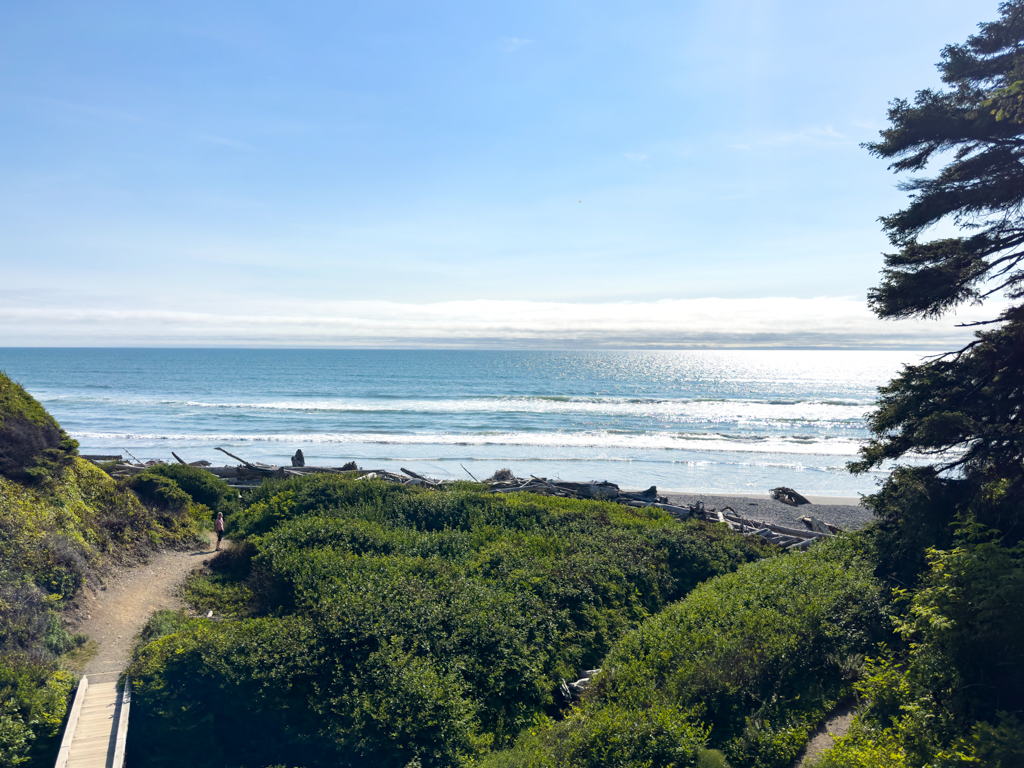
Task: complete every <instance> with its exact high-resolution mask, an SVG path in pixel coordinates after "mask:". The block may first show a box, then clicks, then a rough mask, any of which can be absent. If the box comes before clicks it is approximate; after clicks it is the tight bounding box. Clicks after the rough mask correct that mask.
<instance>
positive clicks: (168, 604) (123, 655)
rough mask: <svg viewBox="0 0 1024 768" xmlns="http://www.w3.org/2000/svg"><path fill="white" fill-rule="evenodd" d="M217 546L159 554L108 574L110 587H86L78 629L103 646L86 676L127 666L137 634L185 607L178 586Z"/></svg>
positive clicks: (75, 621)
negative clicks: (160, 614)
mask: <svg viewBox="0 0 1024 768" xmlns="http://www.w3.org/2000/svg"><path fill="white" fill-rule="evenodd" d="M210 538H211V542H212V538H213V537H212V535H211V537H210ZM226 543H227V542H226V541H225V544H226ZM213 546H214V545H213V543H210V544H209V545H208V546H206V547H204V548H203V549H200V550H197V551H194V552H174V551H169V550H165V551H163V552H156V553H154V554H153V555H152V556H151V557H150V559H149V563H148V564H146V565H140V566H136V567H134V568H121V569H118V570H117V571H116V572H115V573H113V574H111V575H110V576H108V577H107V579H106V583H105V585H104V587H101V588H100V589H98V590H93V589H91V588H90V587H86V588H85V590H84V591H83V593H82V594H81V595H80V596H79V598H78V599H77V600H76V603H77V605H78V610H77V611H75V616H73V617H69V618H71V619H72V621H71V622H70V624H71V628H72V631H74V632H84V633H85V634H87V635H89V637H90V639H92V640H95V641H96V643H97V644H98V646H99V651H98V653H97V654H96V656H95V657H94V658H93V659H92V660H90V661H89V663H88V664H87V665H86V667H85V674H87V675H100V674H105V673H114V672H120V671H121V670H123V669H124V668H125V667H126V666H127V665H128V658H129V654H130V652H131V648H132V644H133V641H134V639H135V635H137V634H138V633H139V631H140V630H141V629H142V627H143V626H145V624H146V620H147V619H149V617H150V616H151V615H152V614H153V612H154V611H159V610H163V609H170V610H177V609H179V608H182V607H184V604H183V603H182V601H181V598H179V597H178V596H177V595H176V593H177V591H178V587H180V586H181V582H182V581H183V580H184V578H185V577H186V576H187V575H188V574H189V572H191V571H192V570H193V569H195V568H200V567H202V565H203V561H204V560H208V559H209V558H211V557H213V555H214V552H213Z"/></svg>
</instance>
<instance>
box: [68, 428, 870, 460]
mask: <svg viewBox="0 0 1024 768" xmlns="http://www.w3.org/2000/svg"><path fill="white" fill-rule="evenodd" d="M72 437H74V438H75V439H76V440H80V441H103V442H104V443H117V442H125V441H130V442H179V443H236V444H237V443H291V444H298V443H324V444H349V445H422V446H429V445H437V446H455V445H466V446H500V445H507V446H533V447H537V448H597V449H622V450H670V451H680V450H682V451H729V452H736V453H786V454H802V455H828V456H853V455H856V453H857V451H858V450H859V448H860V446H861V444H860V442H859V441H856V440H851V439H849V438H842V437H835V438H804V437H790V436H767V437H763V438H755V437H749V436H745V437H737V438H732V437H727V436H724V435H714V434H708V435H701V434H678V433H675V434H666V433H655V434H651V433H647V434H625V433H621V432H609V431H603V430H595V431H588V432H500V433H484V434H480V433H473V434H451V433H413V434H377V433H320V434H302V433H296V434H275V435H258V434H205V435H204V434H137V433H130V432H75V433H72Z"/></svg>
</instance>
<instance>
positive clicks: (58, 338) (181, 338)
mask: <svg viewBox="0 0 1024 768" xmlns="http://www.w3.org/2000/svg"><path fill="white" fill-rule="evenodd" d="M961 314H962V315H963V316H968V315H970V311H969V310H964V312H962V313H961ZM955 323H956V320H955V318H946V319H943V320H941V321H925V320H912V321H907V320H903V321H895V322H894V321H883V320H879V319H878V318H876V317H875V316H874V315H872V314H871V313H870V312H869V311H868V310H867V308H866V306H865V303H864V301H863V300H859V299H853V298H828V297H819V298H811V299H800V298H762V299H715V298H710V299H665V300H660V301H650V302H636V301H627V302H594V303H567V302H540V301H536V302H531V301H520V300H475V301H447V302H436V303H430V304H410V303H398V302H391V301H340V302H318V303H313V304H310V303H301V304H300V303H297V302H285V301H281V302H277V303H275V304H273V305H271V306H266V305H263V306H260V307H255V306H250V307H239V308H237V309H236V311H234V312H232V313H226V312H224V311H223V310H218V309H215V308H213V309H210V310H209V311H174V310H158V309H66V308H65V309H58V308H48V309H36V308H29V307H22V308H13V309H12V308H0V338H6V339H17V341H16V343H15V344H10V343H8V346H129V347H147V346H156V347H159V346H203V347H206V346H213V347H251V346H272V347H383V348H408V347H417V348H426V347H437V348H459V347H464V348H496V347H500V348H523V349H545V348H549V349H564V348H575V349H602V348H606V349H623V348H630V349H692V348H719V349H722V348H730V347H768V348H771V347H805V348H840V349H842V348H851V349H869V348H886V349H901V348H902V349H931V348H939V349H948V348H951V347H953V346H955V345H958V344H963V343H964V342H966V341H967V340H968V339H969V338H970V331H969V330H968V329H965V328H958V327H956V324H955Z"/></svg>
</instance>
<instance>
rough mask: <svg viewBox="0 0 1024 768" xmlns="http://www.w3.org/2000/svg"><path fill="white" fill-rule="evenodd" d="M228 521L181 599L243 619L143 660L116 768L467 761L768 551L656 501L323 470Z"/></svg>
mask: <svg viewBox="0 0 1024 768" xmlns="http://www.w3.org/2000/svg"><path fill="white" fill-rule="evenodd" d="M232 526H233V527H232V530H233V536H234V538H235V541H236V544H235V546H234V549H235V550H236V551H235V552H234V553H232V554H225V555H224V556H222V558H223V559H222V560H221V559H218V560H215V561H214V564H213V565H214V566H215V569H214V571H213V573H211V575H210V576H208V577H206V578H205V579H202V580H201V583H197V582H195V581H193V582H192V583H190V584H189V586H188V588H187V590H188V592H187V594H189V595H190V597H191V598H192V599H193V600H195V601H196V602H197V603H201V604H202V606H203V607H204V608H207V606H208V607H209V609H213V610H215V611H217V612H218V613H231V614H234V615H237V616H245V615H248V616H252V617H253V618H248V619H245V620H241V621H221V622H208V621H204V620H201V619H200V620H196V621H194V622H192V623H190V624H188V625H187V626H186V627H184V628H183V629H181V630H180V631H178V632H177V633H175V634H171V635H168V636H166V637H163V638H161V639H159V640H157V641H155V642H153V643H151V644H149V645H147V646H145V647H143V648H142V649H141V650H140V651H139V654H138V657H137V660H136V662H135V663H134V665H133V667H132V670H131V674H132V676H133V679H134V680H135V696H136V698H135V701H136V705H135V707H133V728H134V729H136V733H137V734H141V735H140V736H138V739H139V741H137V742H136V743H145V744H147V745H149V746H148V747H147V749H146V750H145V753H142V752H139V753H138V754H133V755H130V757H131V758H132V759H133V761H137V762H140V763H145V764H147V765H162V764H168V765H169V764H171V762H173V761H170V762H169V760H170V757H169V756H170V755H173V756H174V759H176V760H178V759H183V758H182V754H181V749H182V747H181V746H180V745H182V744H185V743H195V744H197V745H199V746H197V748H196V751H195V754H191V753H189V755H188V756H187V762H189V763H190V764H195V765H211V766H212V765H217V766H222V765H242V764H261V765H262V764H267V763H273V762H287V763H288V764H304V765H308V766H312V765H317V764H319V765H353V766H355V765H381V766H405V765H406V764H408V763H410V761H413V760H418V761H419V762H420V764H421V765H423V766H425V767H426V766H448V765H458V764H469V763H470V762H472V760H473V759H474V757H475V756H477V755H479V754H482V753H486V752H488V751H489V750H496V749H500V748H501V747H503V746H507V745H509V744H511V743H512V741H513V740H514V739H515V737H516V736H517V735H518V734H519V733H520V732H522V731H523V729H524V728H528V727H530V726H531V725H534V724H537V723H544V722H546V720H545V719H544V718H545V715H547V714H550V715H557V714H558V712H559V710H560V704H561V702H559V701H558V700H557V699H556V697H555V693H554V692H555V690H556V689H557V687H558V684H559V680H560V679H561V678H566V679H570V678H571V679H575V676H576V674H577V672H578V671H579V670H580V669H581V668H587V667H592V666H596V665H598V664H600V663H601V661H602V659H603V658H604V656H605V654H606V653H607V651H608V649H609V648H610V647H611V646H612V645H613V644H614V643H615V642H616V641H617V640H618V639H619V638H620V637H621V636H622V635H623V634H624V633H626V632H628V631H629V630H630V629H632V628H634V627H636V626H637V625H638V624H639V623H641V622H642V621H643V620H644V619H646V618H647V617H649V616H650V615H652V614H654V613H656V612H658V611H660V610H662V609H663V608H664V607H665V606H666V605H668V604H669V603H671V602H672V601H674V600H676V599H678V598H679V597H681V596H683V595H684V594H686V592H688V591H689V590H690V589H692V588H693V587H694V586H695V585H696V584H697V583H698V582H700V581H702V580H705V579H707V578H710V577H713V576H715V575H718V574H722V573H727V572H729V571H732V570H734V569H735V568H737V567H738V566H740V565H741V564H743V563H745V562H749V561H752V560H755V559H758V558H760V557H763V556H765V555H767V554H770V553H772V552H773V548H771V547H769V546H767V545H764V544H762V543H759V542H754V541H751V540H747V539H743V538H740V537H736V536H733V535H731V534H730V533H729V532H728V531H726V530H724V528H723V527H720V526H716V525H708V524H704V523H687V524H682V525H681V524H678V523H676V522H674V521H672V520H671V519H670V518H669V517H668V516H667V515H666V514H665V513H664V512H662V511H660V510H656V509H648V510H637V509H633V508H629V507H622V506H619V505H615V504H608V503H600V502H579V501H571V500H565V499H551V498H544V497H538V496H532V495H525V494H524V495H520V494H515V495H491V494H487V493H483V492H481V490H480V489H479V487H478V486H474V485H472V484H466V485H464V486H461V487H460V488H457V489H454V490H451V491H447V492H443V493H442V492H436V491H423V490H420V489H414V488H404V487H401V486H396V485H393V484H387V483H383V482H378V481H356V480H350V479H345V478H340V477H337V476H330V475H320V476H313V477H307V478H301V479H298V480H288V481H283V482H275V483H266V484H264V486H263V487H262V488H261V489H260V490H258V491H257V492H256V493H254V494H253V495H252V497H250V498H249V499H247V507H246V509H245V510H244V511H243V512H241V513H239V514H237V515H235V516H234V518H233V520H232ZM239 539H243V540H244V541H243V543H242V544H241V545H239V544H238V543H237V542H238V541H239ZM222 563H223V564H222ZM242 599H247V603H246V604H244V605H242V604H240V600H242ZM219 601H222V602H219ZM688 717H689V716H688V715H685V713H681V712H676V711H675V710H672V709H671V708H669V709H666V710H665V713H664V717H663V718H662V719H661V720H657V721H655V720H652V721H651V723H650V724H649V726H648V727H646V730H644V729H641V730H640V731H638V732H636V733H632V734H630V733H626V731H623V730H622V729H621V723H622V722H623V721H622V720H621V719H619V720H614V719H611V720H608V721H607V722H606V723H604V724H594V725H593V727H592V729H591V730H590V731H588V734H590V735H589V736H586V737H578V736H573V737H572V739H571V741H572V743H573V744H576V745H577V746H575V747H572V748H571V749H570V751H574V753H578V752H580V751H581V750H583V749H584V748H583V747H581V746H579V745H581V744H585V743H587V742H588V739H589V740H590V741H593V740H594V739H598V738H599V739H604V738H605V735H609V738H610V734H613V733H619V734H620V741H622V740H628V739H633V741H635V742H636V743H637V744H639V743H640V742H641V741H649V740H650V739H653V740H654V742H655V743H658V744H661V745H662V747H663V748H664V749H666V750H669V751H672V750H677V751H678V750H680V749H682V750H683V752H686V753H687V754H689V753H691V752H692V751H693V750H695V749H696V747H697V746H699V745H700V743H701V742H702V740H703V735H702V734H703V731H702V730H701V726H699V724H694V723H693V722H691V720H690V719H687V718H688ZM595 722H596V721H595ZM225 732H230V733H232V734H233V737H232V739H231V742H230V744H228V745H225V748H224V750H223V751H222V750H221V748H220V747H219V746H217V743H218V742H219V741H220V740H219V739H218V736H217V734H220V733H225ZM640 734H647V736H649V737H650V738H649V739H648V738H644V739H641V738H640ZM573 739H574V740H573ZM158 743H166V744H167V745H168V747H169V746H170V745H171V744H174V745H178V746H177V747H176V748H175V750H169V751H167V752H163V750H161V749H156V748H153V745H154V744H158ZM623 744H624V746H623V747H622V751H621V754H623V755H625V754H628V753H629V752H630V750H631V749H633V748H632V747H628V746H625V741H623ZM681 745H682V746H681ZM162 753H163V754H166V755H167V756H168V757H167V758H163V757H161V754H162ZM666 754H667V753H666ZM680 754H682V753H680Z"/></svg>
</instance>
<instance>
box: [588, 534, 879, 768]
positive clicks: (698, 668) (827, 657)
mask: <svg viewBox="0 0 1024 768" xmlns="http://www.w3.org/2000/svg"><path fill="white" fill-rule="evenodd" d="M870 569H871V564H870V563H869V562H866V561H864V560H863V559H862V557H861V553H860V551H859V547H858V546H857V545H856V543H855V542H854V541H853V540H851V539H849V538H847V537H844V539H838V540H835V541H831V542H827V543H822V544H818V545H816V546H814V547H812V549H811V550H810V551H808V552H807V553H804V554H801V555H797V556H789V557H784V558H773V559H769V560H762V561H760V562H757V563H752V564H750V565H746V566H744V567H742V568H740V569H739V570H738V571H736V572H735V573H731V574H727V575H724V576H720V577H718V578H716V579H713V580H711V581H708V582H706V583H704V584H702V585H701V586H699V587H697V588H696V589H695V590H694V591H693V592H691V593H690V594H689V595H687V596H686V598H684V599H683V600H681V601H680V602H678V603H676V604H674V605H672V606H669V607H668V608H667V609H666V610H665V611H663V612H662V613H661V614H659V615H658V616H655V617H654V618H652V619H649V620H648V621H646V622H645V623H644V624H643V625H642V626H641V627H640V628H639V629H637V630H636V631H634V632H631V633H630V634H628V635H627V636H625V637H624V638H623V639H622V640H621V641H620V642H619V643H618V644H617V645H616V646H615V648H614V649H613V650H612V652H611V653H610V654H609V656H608V658H607V659H606V660H605V662H604V664H605V667H606V669H607V672H606V673H605V674H602V675H601V677H599V678H598V681H597V695H598V696H599V699H600V700H601V701H612V702H623V703H627V704H629V705H631V706H636V707H642V706H645V705H650V704H654V703H660V702H670V703H672V704H674V705H676V706H680V707H683V708H691V707H696V706H703V707H704V714H703V715H702V717H703V720H704V722H706V723H707V724H708V725H709V726H710V727H711V736H710V743H711V745H712V746H714V747H717V748H720V749H722V750H723V751H724V752H725V753H726V755H727V757H728V758H729V760H730V762H732V763H734V764H739V765H744V766H751V768H761V767H763V768H769V767H774V766H783V765H787V764H788V763H789V762H790V761H792V759H793V758H794V757H795V756H796V754H797V753H798V752H799V750H800V748H801V747H802V746H803V744H804V742H805V741H806V737H807V733H808V732H809V731H810V730H811V729H812V728H813V727H814V725H815V724H816V722H817V721H818V720H819V719H820V718H821V716H822V715H823V714H824V713H825V712H826V711H827V710H828V708H829V707H830V706H831V705H832V704H833V703H834V702H835V701H836V700H837V699H838V698H839V697H840V696H841V695H843V694H844V693H845V692H847V691H848V689H849V685H850V683H851V680H850V679H849V669H850V667H851V664H850V659H851V657H856V656H857V654H862V653H864V652H865V651H866V650H867V649H869V648H871V647H872V646H873V645H874V644H875V643H876V642H877V641H878V640H880V639H882V638H884V637H885V627H884V624H883V618H884V603H883V600H882V598H881V591H880V587H879V584H878V583H877V581H876V580H875V579H874V577H873V576H872V575H871V572H870Z"/></svg>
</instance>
